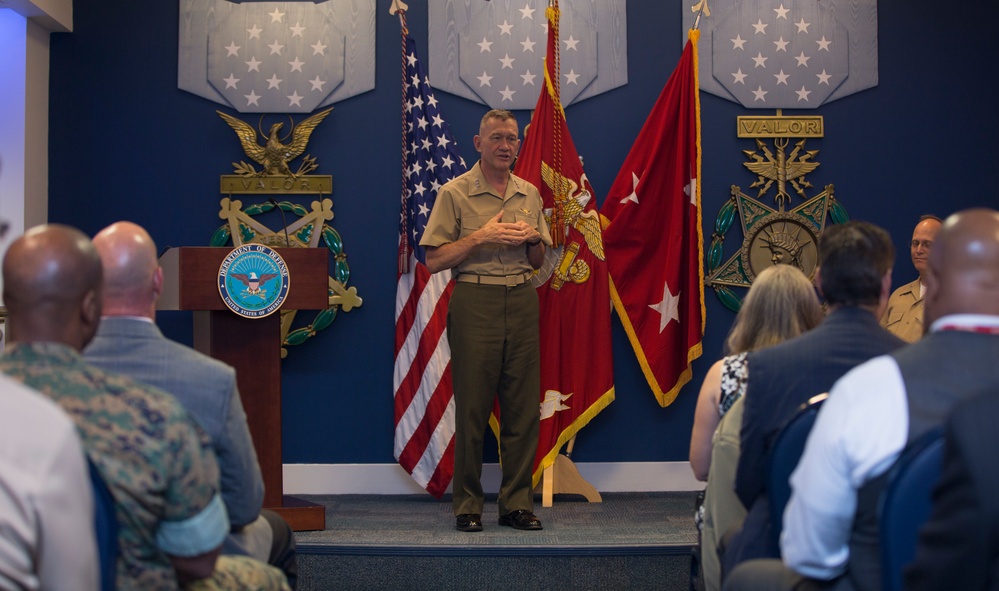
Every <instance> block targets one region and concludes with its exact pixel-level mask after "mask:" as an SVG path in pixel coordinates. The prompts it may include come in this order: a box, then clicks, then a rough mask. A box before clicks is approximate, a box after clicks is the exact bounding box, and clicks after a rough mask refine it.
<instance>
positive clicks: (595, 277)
mask: <svg viewBox="0 0 999 591" xmlns="http://www.w3.org/2000/svg"><path fill="white" fill-rule="evenodd" d="M547 16H548V23H549V24H548V53H547V57H546V58H545V84H544V87H543V88H542V90H541V96H540V97H539V98H538V103H537V106H536V107H535V110H534V116H533V118H532V119H531V125H530V127H529V128H528V129H527V130H526V132H527V137H526V138H525V140H524V145H523V146H522V147H521V151H520V156H519V157H518V158H517V165H516V169H515V170H514V173H515V174H516V175H517V176H520V177H522V178H525V179H527V180H528V181H530V182H531V183H533V184H534V185H535V186H536V187H538V190H539V191H540V192H541V197H542V199H543V200H544V206H545V214H546V217H547V219H548V225H549V228H550V230H551V234H552V238H553V239H554V241H555V248H551V249H548V251H547V252H546V254H545V263H544V265H543V266H542V268H541V270H540V271H539V273H538V275H537V276H536V277H535V280H536V282H537V283H538V284H539V287H538V298H539V300H540V305H541V431H540V436H539V439H538V454H537V457H536V460H535V463H534V483H535V485H537V483H538V481H539V479H540V477H541V474H542V472H543V471H544V469H545V468H547V467H548V466H550V465H552V464H553V463H554V462H555V457H556V455H557V454H558V452H559V450H560V449H561V448H562V446H563V445H564V444H565V443H566V442H567V441H569V440H570V439H572V437H574V436H575V435H576V433H577V432H578V431H579V430H580V429H582V428H583V427H584V426H585V425H586V424H587V423H588V422H589V421H590V419H592V418H593V417H594V416H596V415H597V413H599V412H600V411H601V410H603V409H604V408H605V407H606V406H607V405H608V404H610V403H611V401H613V400H614V373H613V363H612V361H613V359H612V357H611V329H610V314H609V312H610V292H609V286H608V275H607V264H606V262H605V261H604V246H603V238H602V236H601V227H600V218H599V215H598V214H597V211H596V203H595V200H594V198H593V189H592V187H590V183H589V181H588V180H587V179H586V175H585V174H584V173H583V165H582V163H581V162H580V160H579V155H578V154H577V152H576V147H575V146H574V145H573V143H572V137H571V136H570V135H569V127H568V126H567V125H566V122H565V113H564V111H563V110H562V105H561V103H560V101H559V99H558V89H557V84H558V80H559V77H558V72H557V71H556V70H555V69H554V66H553V64H554V63H556V61H555V52H557V51H558V49H557V38H558V11H557V8H555V9H553V8H549V9H548V10H547ZM553 83H554V84H553ZM549 212H550V215H549ZM501 420H502V418H501Z"/></svg>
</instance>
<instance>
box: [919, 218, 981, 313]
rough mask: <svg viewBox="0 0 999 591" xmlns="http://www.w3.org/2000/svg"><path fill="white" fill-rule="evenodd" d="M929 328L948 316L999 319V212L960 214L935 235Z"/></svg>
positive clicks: (929, 278) (928, 279)
mask: <svg viewBox="0 0 999 591" xmlns="http://www.w3.org/2000/svg"><path fill="white" fill-rule="evenodd" d="M924 301H925V312H924V324H925V326H927V327H928V326H930V325H931V324H932V323H933V322H934V321H936V320H937V319H938V318H940V317H942V316H946V315H948V314H988V315H999V212H997V211H995V210H992V209H985V208H980V209H968V210H964V211H959V212H957V213H955V214H954V215H952V216H950V217H949V218H947V219H946V220H945V221H944V224H943V227H941V228H940V231H939V232H938V233H937V235H936V240H935V241H934V243H933V249H932V250H931V251H930V257H929V273H928V274H927V277H926V295H925V300H924Z"/></svg>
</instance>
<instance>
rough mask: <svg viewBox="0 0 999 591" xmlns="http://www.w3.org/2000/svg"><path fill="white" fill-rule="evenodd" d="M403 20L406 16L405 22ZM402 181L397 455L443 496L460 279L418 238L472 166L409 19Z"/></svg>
mask: <svg viewBox="0 0 999 591" xmlns="http://www.w3.org/2000/svg"><path fill="white" fill-rule="evenodd" d="M403 22H405V21H403ZM403 40H404V42H405V47H404V50H403V71H404V79H403V81H402V89H403V105H402V112H403V133H404V141H403V163H404V164H403V186H402V216H401V219H400V222H399V283H398V286H397V289H396V298H395V318H396V323H395V369H394V374H393V384H394V387H395V458H396V459H397V460H398V461H399V464H400V465H402V467H403V468H405V469H406V472H408V473H409V474H410V475H411V476H412V477H413V479H414V480H416V482H418V483H419V484H420V486H422V487H423V488H425V489H427V492H429V493H430V494H432V495H434V496H435V497H437V498H440V497H441V496H442V495H443V494H444V491H445V490H446V489H447V487H448V484H450V482H451V476H452V475H453V474H454V400H453V397H454V396H453V390H452V388H451V349H450V348H449V347H448V342H447V338H446V335H445V332H446V331H445V329H446V323H447V307H448V301H449V300H450V298H451V291H452V289H453V286H454V282H452V281H451V272H450V271H441V272H440V273H436V274H433V275H431V274H430V272H429V271H428V270H427V267H426V251H425V249H423V248H422V247H420V238H422V237H423V232H424V230H425V229H426V225H427V218H428V217H429V216H430V210H431V209H433V207H434V201H435V200H436V199H437V191H438V189H440V188H441V186H442V185H444V184H445V183H446V182H448V181H449V180H451V179H452V178H454V177H456V176H458V175H460V174H462V173H463V172H465V170H466V169H467V167H466V165H465V161H464V159H462V157H461V156H460V155H459V154H458V151H457V148H456V144H455V141H454V136H453V135H452V134H451V130H450V129H449V128H448V126H447V124H446V123H445V122H444V119H443V118H442V117H441V113H440V109H439V106H438V103H437V99H436V98H434V94H433V90H432V89H431V88H430V85H429V83H428V79H427V73H426V71H425V70H424V69H423V66H422V65H421V64H420V61H419V59H418V58H417V55H416V43H415V42H414V41H413V39H412V38H411V37H409V35H408V33H407V31H406V28H405V24H403Z"/></svg>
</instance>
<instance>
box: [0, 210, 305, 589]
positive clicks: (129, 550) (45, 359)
mask: <svg viewBox="0 0 999 591" xmlns="http://www.w3.org/2000/svg"><path fill="white" fill-rule="evenodd" d="M3 284H4V285H3V296H4V301H5V303H6V304H7V309H8V318H7V324H8V326H9V327H10V331H9V337H10V340H11V342H10V343H9V344H8V346H7V348H6V350H5V351H4V352H3V355H2V356H0V371H2V372H3V373H5V374H7V375H8V376H10V377H12V378H14V379H15V380H18V381H20V382H22V383H24V384H25V385H27V386H30V387H32V388H34V389H36V390H38V391H39V392H41V393H42V394H44V395H46V396H47V397H49V398H50V399H52V400H54V401H55V402H56V403H57V404H59V406H60V407H62V409H63V410H64V411H65V412H66V413H67V414H68V415H69V416H70V418H71V419H72V420H73V422H74V423H75V425H76V429H77V431H78V433H79V435H80V440H81V442H82V443H83V448H84V451H85V452H86V454H87V456H89V457H90V459H91V460H92V461H93V463H94V464H95V465H96V467H97V469H98V471H99V472H100V474H101V476H102V477H103V479H104V480H105V482H106V483H107V485H108V488H109V489H110V490H111V494H112V496H113V497H114V501H115V507H116V509H115V513H116V515H117V517H118V524H119V533H118V548H119V557H118V564H117V567H118V568H117V577H116V588H118V589H158V590H167V589H180V588H184V589H191V590H195V589H197V590H198V591H202V590H210V591H214V590H222V589H225V590H229V589H233V590H235V589H257V590H259V591H263V590H265V589H275V590H282V591H283V590H285V589H288V585H287V582H286V581H285V577H284V575H283V574H282V573H281V571H279V570H277V569H275V568H273V567H270V566H268V565H266V564H264V563H261V562H258V561H256V560H253V559H251V558H248V557H242V556H241V557H221V558H220V557H219V550H220V548H221V546H222V542H223V541H224V540H225V537H226V535H227V534H228V532H229V520H228V518H227V517H226V512H225V507H224V505H223V503H222V499H221V496H220V495H219V493H218V489H219V473H218V466H217V464H216V462H215V454H214V453H212V450H211V447H210V442H209V441H208V438H207V436H205V434H204V432H203V431H202V430H201V429H200V428H199V427H198V426H197V424H196V423H194V421H193V420H192V419H191V418H190V416H189V415H188V413H187V412H186V411H185V410H184V408H183V407H182V406H181V405H180V403H178V402H177V400H176V399H175V398H174V397H173V396H171V395H170V394H167V393H166V392H163V391H161V390H158V389H156V388H153V387H151V386H147V385H144V384H140V383H139V382H137V381H135V380H132V379H131V378H128V377H126V376H122V375H117V374H113V373H110V372H106V371H104V370H101V369H99V368H97V367H94V366H92V365H90V364H88V363H86V362H85V361H84V360H83V357H82V356H81V355H80V351H81V350H82V349H83V347H84V346H86V345H87V343H88V342H89V341H90V339H91V338H93V336H94V333H95V332H96V330H97V325H98V323H99V322H100V318H101V292H102V287H103V281H102V269H101V259H100V256H99V255H98V254H97V251H96V249H94V246H93V244H91V242H90V239H89V238H88V237H87V236H86V235H84V234H83V233H82V232H80V231H79V230H76V229H75V228H71V227H69V226H63V225H56V224H53V225H47V226H39V227H36V228H32V229H31V230H29V231H28V232H26V233H25V234H24V235H23V236H21V237H20V238H18V239H17V240H15V241H14V242H13V243H12V244H11V245H10V248H9V249H8V250H7V253H6V255H4V259H3ZM38 436H39V437H45V436H47V434H44V433H39V434H38Z"/></svg>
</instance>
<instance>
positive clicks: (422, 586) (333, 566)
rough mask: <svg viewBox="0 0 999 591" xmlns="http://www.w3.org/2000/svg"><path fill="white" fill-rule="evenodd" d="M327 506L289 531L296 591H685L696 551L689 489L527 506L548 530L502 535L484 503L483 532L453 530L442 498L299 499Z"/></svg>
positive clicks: (505, 530) (562, 498)
mask: <svg viewBox="0 0 999 591" xmlns="http://www.w3.org/2000/svg"><path fill="white" fill-rule="evenodd" d="M297 496H299V497H301V498H303V499H305V500H308V501H311V502H314V503H319V504H322V505H324V506H325V507H326V530H325V531H313V532H297V533H296V534H295V539H296V541H297V544H298V551H299V568H300V571H301V573H300V578H299V586H298V589H299V591H318V590H323V591H325V590H329V589H379V590H414V591H415V590H420V591H424V590H436V589H440V590H452V589H453V590H462V591H464V590H470V589H489V590H505V589H511V590H513V589H516V590H522V589H544V590H552V591H557V590H562V589H565V590H574V591H575V590H586V589H594V590H596V589H600V590H615V589H622V590H624V589H628V590H632V589H636V590H644V589H649V590H668V591H686V590H687V589H688V586H689V574H690V571H689V569H690V554H691V549H692V548H693V546H694V545H695V544H696V543H697V532H696V530H695V528H694V522H693V512H694V500H695V496H696V493H693V492H651V493H650V492H642V493H605V494H603V495H602V496H603V502H602V503H588V502H586V500H585V499H583V498H582V497H579V496H574V495H556V496H555V502H554V503H553V506H552V507H548V508H544V507H542V506H541V497H540V495H538V496H537V497H536V499H535V514H537V516H538V517H539V518H540V519H541V520H542V522H543V524H544V527H545V529H544V530H543V531H539V532H523V531H518V530H514V529H512V528H509V527H500V526H499V525H497V523H496V521H497V519H498V514H497V511H496V505H495V496H493V497H487V501H486V507H485V513H484V514H483V516H482V517H483V523H484V525H485V531H482V532H476V533H462V532H458V531H456V530H455V529H454V517H453V515H452V513H451V502H450V497H445V498H444V499H443V500H440V501H438V500H436V499H434V498H433V497H431V496H430V495H297Z"/></svg>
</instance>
